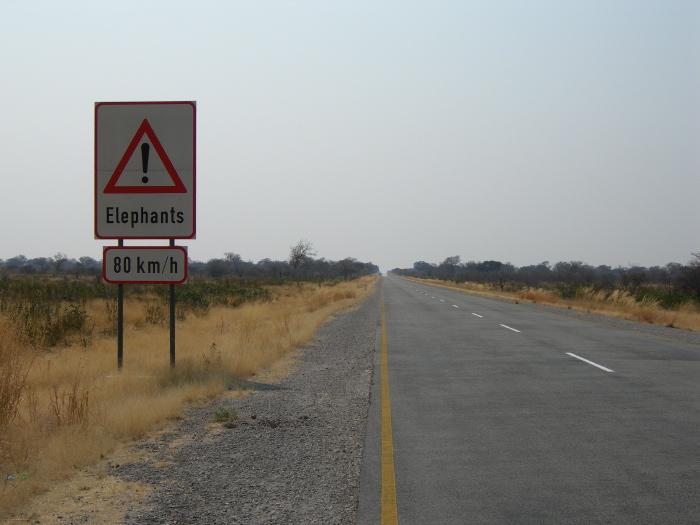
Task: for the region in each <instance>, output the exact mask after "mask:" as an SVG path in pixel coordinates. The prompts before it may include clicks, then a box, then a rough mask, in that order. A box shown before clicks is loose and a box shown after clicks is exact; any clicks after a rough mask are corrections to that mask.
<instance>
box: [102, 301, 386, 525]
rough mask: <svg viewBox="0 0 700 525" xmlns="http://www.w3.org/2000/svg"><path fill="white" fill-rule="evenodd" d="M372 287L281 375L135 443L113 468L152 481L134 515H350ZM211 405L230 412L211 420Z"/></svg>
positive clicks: (329, 520) (372, 331) (132, 520)
mask: <svg viewBox="0 0 700 525" xmlns="http://www.w3.org/2000/svg"><path fill="white" fill-rule="evenodd" d="M379 295H380V294H379V293H378V292H375V293H374V294H373V295H371V296H370V297H368V298H367V299H366V300H365V301H364V302H363V303H362V304H361V305H360V306H359V307H358V308H356V309H355V310H351V311H348V312H344V313H340V314H338V315H337V316H336V319H334V320H333V321H331V322H329V323H327V324H326V325H324V326H323V327H322V328H321V329H320V331H319V332H318V334H317V337H316V340H315V341H314V342H313V343H312V344H311V345H309V346H308V347H306V348H304V349H303V350H302V352H301V353H300V356H299V358H298V364H297V365H296V370H295V371H294V372H293V373H291V374H290V375H288V376H287V377H285V378H284V379H282V380H280V381H277V382H274V383H270V384H263V383H253V385H255V386H256V391H255V392H254V393H252V394H251V395H249V396H247V397H244V398H241V399H222V400H219V401H217V402H215V403H213V404H212V405H210V406H208V407H203V408H197V409H192V410H189V411H187V413H186V415H185V418H184V419H183V421H181V422H180V423H179V424H178V425H177V427H176V429H175V431H173V432H170V433H164V434H162V435H160V436H158V437H157V438H155V439H153V440H149V441H147V442H145V443H142V444H140V445H138V447H141V448H142V449H143V451H144V452H146V454H145V455H144V459H141V460H139V461H136V462H133V463H126V464H121V465H116V466H114V467H113V468H112V472H110V473H111V474H112V475H115V476H118V477H119V478H120V479H122V480H124V481H129V482H138V483H142V484H146V485H149V486H151V487H153V488H154V491H153V492H152V493H151V494H150V495H149V496H148V497H147V498H146V499H145V500H144V502H143V503H142V504H139V505H137V506H134V507H132V508H130V509H129V510H128V512H127V515H126V519H125V523H126V524H128V525H137V524H139V525H140V524H146V523H148V524H185V523H186V524H207V525H212V524H227V525H233V524H290V523H305V524H306V523H308V524H312V523H319V524H324V525H330V524H354V523H355V515H356V512H357V504H358V494H359V477H360V463H361V458H362V448H363V443H364V438H365V427H366V420H367V411H368V407H369V395H370V384H371V380H372V360H373V356H374V349H375V337H376V327H377V319H378V316H379ZM212 407H222V408H224V409H227V410H228V409H233V410H235V411H236V413H237V415H238V418H239V419H238V420H237V421H235V422H233V423H232V424H227V426H228V427H230V428H225V427H224V426H222V425H221V424H216V425H212V424H211V423H210V419H211V416H212Z"/></svg>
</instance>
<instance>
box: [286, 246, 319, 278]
mask: <svg viewBox="0 0 700 525" xmlns="http://www.w3.org/2000/svg"><path fill="white" fill-rule="evenodd" d="M314 255H316V252H315V251H314V247H313V245H312V244H311V242H310V241H308V240H306V239H301V240H300V241H299V242H298V243H296V244H295V245H294V246H290V248H289V266H291V268H292V277H296V273H297V268H299V266H300V265H301V264H302V263H304V262H306V261H307V260H308V259H310V258H311V257H313V256H314Z"/></svg>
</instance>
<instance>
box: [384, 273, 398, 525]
mask: <svg viewBox="0 0 700 525" xmlns="http://www.w3.org/2000/svg"><path fill="white" fill-rule="evenodd" d="M398 523H399V517H398V512H397V510H396V477H395V473H394V440H393V437H392V432H391V400H390V398H389V363H388V359H387V348H386V316H385V313H384V287H382V505H381V525H398Z"/></svg>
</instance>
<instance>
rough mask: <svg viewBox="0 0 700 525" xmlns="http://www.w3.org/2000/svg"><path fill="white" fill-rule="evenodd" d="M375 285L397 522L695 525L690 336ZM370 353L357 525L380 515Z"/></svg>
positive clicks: (697, 457) (695, 366) (377, 402)
mask: <svg viewBox="0 0 700 525" xmlns="http://www.w3.org/2000/svg"><path fill="white" fill-rule="evenodd" d="M382 281H383V294H384V304H385V318H384V321H385V326H386V337H385V341H386V354H387V356H388V358H387V367H388V378H389V388H390V410H391V435H390V436H389V439H390V444H393V459H394V473H395V490H396V508H397V513H398V523H400V524H402V525H408V524H419V525H425V524H435V525H443V524H453V523H454V524H465V523H473V524H511V523H512V524H537V525H542V524H569V523H572V524H598V523H612V524H635V525H639V524H652V523H653V524H657V523H658V524H672V523H684V524H690V523H696V524H697V523H700V417H699V416H700V348H699V347H697V346H691V345H687V344H681V343H677V342H672V341H668V340H663V339H659V338H655V337H650V336H648V335H643V334H640V333H635V332H631V331H624V330H617V329H614V328H611V327H607V326H602V325H598V324H593V323H586V322H581V321H577V320H574V319H567V318H563V317H559V316H555V315H548V314H545V313H541V312H538V311H534V310H533V309H531V308H528V307H527V306H525V305H516V304H514V303H510V302H505V301H496V300H490V299H485V298H479V297H474V296H470V295H466V294H463V293H460V292H457V291H450V290H446V289H442V288H437V287H431V286H427V285H420V284H416V283H413V282H410V281H405V280H402V279H399V278H396V277H385V278H383V279H382ZM380 346H381V330H378V336H377V347H378V348H379V347H380ZM379 355H380V352H377V359H376V361H375V375H374V377H375V380H374V385H373V392H372V405H371V409H370V418H369V421H368V432H367V441H366V445H365V456H364V459H363V473H362V480H361V494H360V508H359V511H358V523H359V524H360V525H365V524H377V523H390V522H391V520H390V519H385V520H383V521H382V520H380V511H381V508H380V502H379V494H380V492H381V489H382V485H384V489H385V490H386V489H387V484H388V483H390V479H389V478H386V477H385V478H383V477H382V474H381V468H380V455H381V450H382V445H383V444H384V445H386V440H387V438H386V436H385V440H384V442H382V441H381V439H380V435H381V430H380V429H381V421H382V414H381V406H382V392H381V389H380V384H381V381H380V374H379V370H380V368H381V362H380V357H379ZM584 360H585V361H584ZM385 404H386V400H385ZM386 516H390V514H387V515H386ZM386 516H385V518H386Z"/></svg>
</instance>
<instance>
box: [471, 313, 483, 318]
mask: <svg viewBox="0 0 700 525" xmlns="http://www.w3.org/2000/svg"><path fill="white" fill-rule="evenodd" d="M472 315H475V316H477V317H481V318H483V317H484V316H483V315H479V314H475V313H474V312H472Z"/></svg>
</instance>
